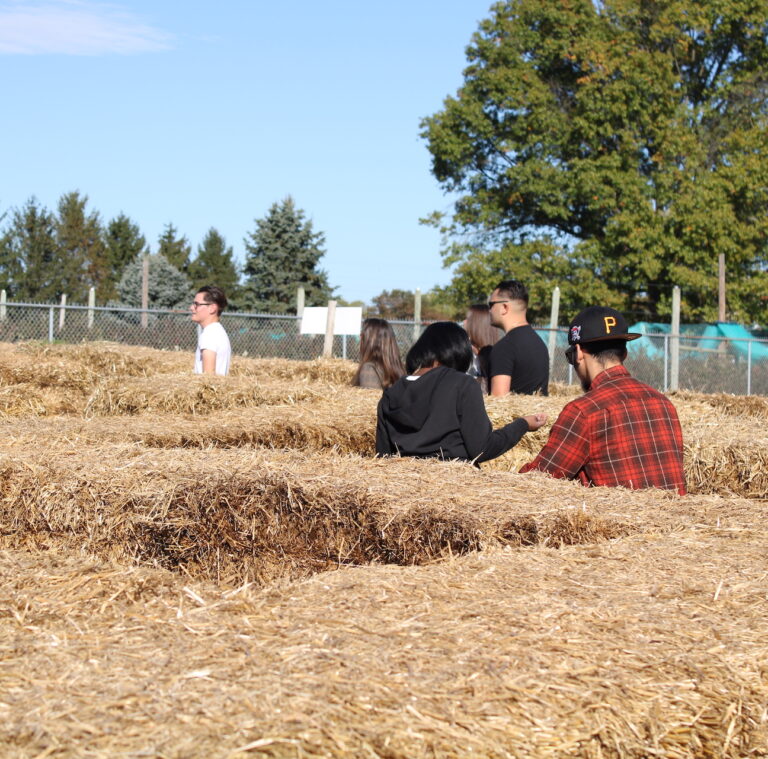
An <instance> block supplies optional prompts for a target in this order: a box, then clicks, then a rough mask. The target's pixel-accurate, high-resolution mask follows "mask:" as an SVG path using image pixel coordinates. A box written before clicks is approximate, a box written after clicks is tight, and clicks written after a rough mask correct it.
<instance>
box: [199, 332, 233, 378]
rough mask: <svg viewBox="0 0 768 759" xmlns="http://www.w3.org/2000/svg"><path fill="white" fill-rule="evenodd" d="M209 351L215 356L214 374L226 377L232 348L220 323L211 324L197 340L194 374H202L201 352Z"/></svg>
mask: <svg viewBox="0 0 768 759" xmlns="http://www.w3.org/2000/svg"><path fill="white" fill-rule="evenodd" d="M204 350H209V351H213V352H214V353H215V354H216V374H221V375H226V374H227V373H228V372H229V361H230V359H231V358H232V347H231V346H230V344H229V338H228V337H227V332H226V330H225V329H224V327H222V326H221V322H212V323H211V324H209V325H208V326H207V327H204V328H203V331H202V332H201V333H200V335H199V336H198V338H197V350H196V351H195V374H202V373H203V353H202V352H203V351H204Z"/></svg>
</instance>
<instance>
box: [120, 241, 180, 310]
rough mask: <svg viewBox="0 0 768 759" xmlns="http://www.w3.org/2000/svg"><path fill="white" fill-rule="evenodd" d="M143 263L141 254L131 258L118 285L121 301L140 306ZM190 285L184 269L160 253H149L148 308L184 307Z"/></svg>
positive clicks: (125, 303) (124, 303)
mask: <svg viewBox="0 0 768 759" xmlns="http://www.w3.org/2000/svg"><path fill="white" fill-rule="evenodd" d="M143 269H144V262H143V258H142V257H141V256H137V257H136V258H134V259H133V261H131V263H129V264H128V265H127V266H126V267H125V270H124V271H123V276H122V277H121V278H120V282H119V283H118V285H117V291H118V293H119V295H120V302H121V303H122V304H123V305H126V306H131V307H132V308H141V284H142V275H143ZM193 294H194V293H193V291H192V285H191V284H190V282H189V280H188V279H187V277H186V275H185V274H184V273H183V272H180V271H179V270H178V269H177V268H176V267H175V266H173V265H172V264H170V263H169V262H168V261H167V260H166V259H165V257H164V256H161V255H160V254H159V253H156V254H155V255H151V256H149V307H150V308H184V309H186V308H187V307H188V306H189V304H190V302H191V299H192V295H193Z"/></svg>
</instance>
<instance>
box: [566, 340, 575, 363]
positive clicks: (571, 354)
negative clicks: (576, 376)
mask: <svg viewBox="0 0 768 759" xmlns="http://www.w3.org/2000/svg"><path fill="white" fill-rule="evenodd" d="M565 360H566V361H567V362H568V363H569V364H570V365H571V366H576V346H575V345H571V346H570V347H569V348H567V349H566V351H565Z"/></svg>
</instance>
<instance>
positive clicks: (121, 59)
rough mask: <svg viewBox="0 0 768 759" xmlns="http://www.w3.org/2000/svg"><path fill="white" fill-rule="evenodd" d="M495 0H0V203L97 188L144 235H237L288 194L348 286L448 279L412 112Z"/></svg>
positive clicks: (369, 292)
mask: <svg viewBox="0 0 768 759" xmlns="http://www.w3.org/2000/svg"><path fill="white" fill-rule="evenodd" d="M490 4H491V3H490V0H413V1H408V0H390V2H388V3H366V2H360V0H349V1H348V2H347V1H343V0H327V1H326V2H313V1H312V0H296V1H295V2H292V3H291V2H288V3H278V2H274V1H273V2H266V1H262V0H252V1H251V2H246V1H245V0H242V1H236V2H232V1H228V0H222V1H221V2H219V3H213V2H200V1H196V0H185V1H184V2H181V1H176V0H170V1H168V2H163V0H157V1H156V2H149V1H148V0H147V1H140V0H126V2H116V3H105V2H97V1H96V0H83V1H81V0H49V1H48V2H27V1H26V0H16V1H14V0H0V73H1V74H2V81H3V101H4V108H3V122H2V136H3V139H2V141H1V143H0V166H2V174H1V176H2V180H1V181H0V212H1V211H4V210H8V209H10V208H13V207H17V206H21V205H22V204H23V203H25V202H26V200H27V199H28V198H29V197H30V196H32V195H34V196H36V197H37V198H38V200H39V201H40V202H41V203H43V204H44V205H45V206H47V207H48V208H50V209H51V210H54V209H55V207H56V204H57V201H58V199H59V197H60V196H61V195H62V193H64V192H69V191H72V190H79V191H80V192H81V193H83V194H86V195H88V197H89V208H91V209H95V210H97V211H99V213H100V214H101V216H102V219H103V220H104V221H107V220H109V219H111V218H113V217H114V216H116V215H117V214H118V213H120V212H121V211H122V212H125V213H126V214H127V215H128V216H130V217H131V218H132V219H133V220H134V221H135V222H136V223H137V224H138V225H139V227H140V228H141V230H142V232H143V234H144V235H145V237H146V238H147V240H148V241H149V242H150V244H151V246H152V247H154V246H155V245H156V241H157V238H158V236H159V235H160V233H161V232H162V230H163V227H164V225H165V224H166V223H167V222H172V223H173V224H174V226H175V227H176V228H177V229H178V230H179V232H180V233H181V234H184V235H185V236H186V237H187V239H188V240H189V241H190V242H191V243H192V245H193V247H194V248H195V249H196V248H197V245H198V244H199V243H200V242H201V241H202V239H203V236H204V235H205V233H206V231H207V230H208V228H210V227H211V226H213V227H216V228H217V229H218V230H219V231H220V232H221V233H222V234H223V235H224V236H225V237H226V239H227V242H228V243H229V244H230V245H232V247H233V248H234V251H235V256H236V257H237V258H238V260H242V256H243V251H244V248H243V238H244V237H245V235H246V234H247V233H248V232H250V231H252V230H253V229H254V227H255V224H254V220H255V219H256V218H261V217H263V216H264V215H265V214H266V212H267V211H268V209H269V207H270V205H271V204H272V203H274V202H276V201H279V200H281V199H282V198H284V197H285V196H286V195H289V194H290V195H292V196H293V198H294V199H295V201H296V203H297V205H298V206H299V207H300V208H302V209H304V210H305V212H306V213H307V215H308V217H309V218H311V219H312V221H313V224H314V227H315V229H316V230H318V231H321V232H323V233H324V234H325V236H326V250H327V254H326V256H325V257H324V258H323V260H322V266H323V268H325V269H326V270H327V271H328V273H329V278H330V281H331V283H332V284H333V285H335V286H336V287H337V288H338V292H339V294H340V295H341V296H342V297H344V298H346V299H348V300H352V299H362V300H365V301H368V300H370V298H371V297H372V296H374V295H376V294H377V293H379V292H381V291H382V290H384V289H392V288H403V289H413V288H416V287H419V288H421V289H422V291H426V290H428V289H430V288H431V287H432V286H434V285H436V284H444V283H446V282H447V281H448V280H449V279H450V273H449V272H448V271H447V270H445V269H443V268H442V263H441V259H440V255H439V247H440V239H439V234H438V233H437V231H436V230H433V229H431V228H427V227H423V226H421V225H419V223H418V219H419V217H423V216H425V215H427V214H429V213H430V212H431V211H433V210H436V209H439V210H448V209H449V208H450V198H448V197H446V196H445V195H444V194H443V193H442V191H441V190H440V188H439V187H438V185H437V182H436V181H435V179H434V178H433V177H432V175H431V174H430V171H429V168H430V161H429V153H428V151H427V149H426V145H425V143H424V142H423V140H421V138H420V137H419V131H420V129H419V121H420V119H421V118H423V117H424V116H427V115H430V114H432V113H434V112H435V111H437V110H439V109H440V108H441V105H442V101H443V99H444V98H445V97H446V95H448V94H453V93H454V92H455V91H456V89H457V88H458V87H459V86H460V85H461V82H462V71H463V69H464V67H465V65H466V58H465V52H464V51H465V48H466V45H467V44H468V43H469V41H470V37H471V35H472V33H473V32H474V31H475V30H476V29H477V26H478V23H479V21H480V20H481V19H482V18H484V17H487V16H488V15H489V7H490Z"/></svg>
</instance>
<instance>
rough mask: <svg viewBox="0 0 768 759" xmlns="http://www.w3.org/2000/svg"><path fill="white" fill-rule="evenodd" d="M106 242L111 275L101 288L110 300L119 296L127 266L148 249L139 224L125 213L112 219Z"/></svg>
mask: <svg viewBox="0 0 768 759" xmlns="http://www.w3.org/2000/svg"><path fill="white" fill-rule="evenodd" d="M105 242H106V246H107V250H106V256H107V263H108V268H109V277H108V278H107V280H106V281H105V282H104V284H103V286H102V288H101V291H100V297H101V299H103V300H104V301H109V300H112V299H114V298H116V297H117V283H118V282H119V281H120V278H121V277H122V275H123V271H124V270H125V267H126V266H127V265H128V264H129V263H131V261H133V260H134V259H136V258H137V257H138V256H140V255H141V254H142V253H144V252H145V251H146V249H147V243H146V240H145V239H144V236H143V235H142V234H141V232H140V230H139V227H138V225H137V224H134V223H133V222H132V221H131V220H130V219H129V218H128V217H127V216H126V215H125V214H124V213H121V214H120V215H119V216H117V217H115V218H114V219H112V221H110V222H109V224H108V225H107V231H106V235H105Z"/></svg>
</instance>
